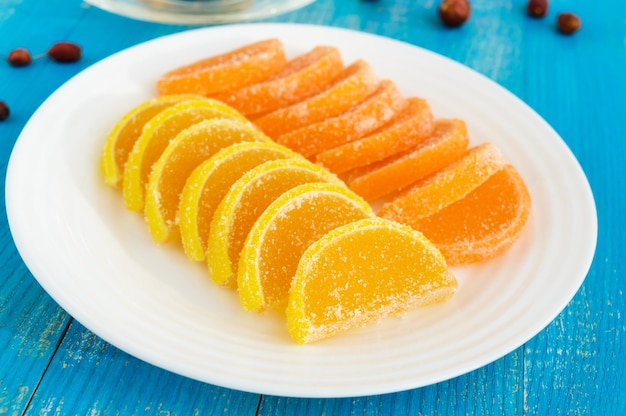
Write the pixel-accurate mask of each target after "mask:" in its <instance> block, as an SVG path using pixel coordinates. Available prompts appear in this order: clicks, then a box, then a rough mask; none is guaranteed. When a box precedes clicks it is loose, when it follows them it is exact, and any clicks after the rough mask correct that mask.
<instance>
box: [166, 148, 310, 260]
mask: <svg viewBox="0 0 626 416" xmlns="http://www.w3.org/2000/svg"><path fill="white" fill-rule="evenodd" d="M293 157H298V155H297V154H296V153H294V152H292V151H291V150H289V149H287V148H285V147H283V146H279V145H277V144H275V143H266V142H242V143H236V144H233V145H231V146H228V147H225V148H224V149H222V150H220V151H219V152H217V153H216V154H215V155H213V156H212V157H210V158H209V159H207V160H205V161H204V162H202V163H201V164H200V165H199V166H198V167H196V169H194V171H193V172H192V173H191V174H190V175H189V178H188V179H187V181H186V182H185V186H184V188H183V191H182V194H181V198H180V205H179V211H178V215H179V226H180V233H181V236H182V243H183V249H184V251H185V254H186V255H187V257H189V258H190V259H191V260H195V261H200V260H204V259H205V256H206V247H207V240H208V238H209V230H210V226H211V221H212V219H213V214H214V213H215V210H216V209H217V206H218V205H219V203H220V201H221V200H222V199H223V198H224V196H225V195H226V193H227V192H228V190H229V189H230V188H231V187H232V185H233V184H234V183H235V182H236V181H237V180H238V179H239V178H241V176H243V174H244V173H246V172H247V171H249V170H251V169H252V168H254V167H256V166H258V165H260V164H262V163H264V162H267V161H270V160H276V159H284V158H293Z"/></svg>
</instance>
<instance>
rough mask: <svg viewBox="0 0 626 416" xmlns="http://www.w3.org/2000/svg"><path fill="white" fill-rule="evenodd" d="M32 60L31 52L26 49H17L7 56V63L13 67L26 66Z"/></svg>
mask: <svg viewBox="0 0 626 416" xmlns="http://www.w3.org/2000/svg"><path fill="white" fill-rule="evenodd" d="M31 60H32V59H31V57H30V52H29V51H28V49H26V48H15V49H13V50H12V51H11V52H9V56H7V61H9V64H11V66H26V65H28V64H30V61H31Z"/></svg>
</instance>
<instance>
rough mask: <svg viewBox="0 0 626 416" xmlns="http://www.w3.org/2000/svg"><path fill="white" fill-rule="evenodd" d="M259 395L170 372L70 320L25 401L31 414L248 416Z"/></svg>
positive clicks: (254, 409) (252, 411)
mask: <svg viewBox="0 0 626 416" xmlns="http://www.w3.org/2000/svg"><path fill="white" fill-rule="evenodd" d="M258 402H259V396H258V395H256V394H251V393H244V392H239V391H236V390H230V389H226V388H223V387H217V386H213V385H210V384H206V383H201V382H199V381H195V380H191V379H189V378H186V377H181V376H179V375H176V374H173V373H170V372H168V371H165V370H162V369H160V368H157V367H155V366H152V365H150V364H147V363H145V362H143V361H141V360H139V359H137V358H135V357H133V356H130V355H128V354H126V353H125V352H123V351H121V350H119V349H117V348H115V347H113V346H111V345H110V344H108V343H107V342H105V341H104V340H102V339H101V338H100V337H98V336H97V335H95V334H94V333H92V332H91V331H89V330H87V329H86V328H85V327H83V326H82V325H80V324H79V323H77V322H76V321H72V323H71V325H70V328H69V330H68V332H67V335H66V337H65V338H64V339H63V342H62V344H61V345H60V347H59V350H58V352H57V354H56V355H55V357H54V359H53V360H52V362H51V364H50V367H49V368H48V370H47V371H46V374H45V376H44V378H43V380H42V382H41V384H40V385H39V387H38V389H37V391H36V392H35V395H34V397H33V399H32V401H31V403H30V405H29V409H28V410H29V412H31V413H37V414H39V413H42V412H43V413H46V412H50V413H53V414H76V415H78V414H81V415H86V414H179V415H227V414H233V415H254V414H256V409H257V406H258Z"/></svg>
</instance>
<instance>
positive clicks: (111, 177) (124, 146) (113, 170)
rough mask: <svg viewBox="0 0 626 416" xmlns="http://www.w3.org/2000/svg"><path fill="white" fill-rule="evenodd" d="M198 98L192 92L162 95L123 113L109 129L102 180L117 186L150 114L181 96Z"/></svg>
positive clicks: (164, 107)
mask: <svg viewBox="0 0 626 416" xmlns="http://www.w3.org/2000/svg"><path fill="white" fill-rule="evenodd" d="M198 98H199V97H198V96H195V95H165V96H162V97H157V98H153V99H151V100H148V101H144V102H142V103H141V104H139V105H137V106H136V107H134V108H132V109H131V110H130V111H128V112H127V113H126V114H124V116H123V117H122V118H121V119H119V121H118V122H117V123H115V125H114V126H113V128H112V129H111V131H110V132H109V134H108V136H107V140H106V143H105V145H104V149H103V150H102V155H101V157H100V170H101V172H102V176H104V180H105V182H106V183H107V184H108V185H110V186H112V187H114V188H118V187H119V186H120V183H121V181H122V176H123V174H124V164H125V163H126V159H128V154H129V153H130V151H131V150H132V149H133V146H134V144H135V142H136V141H137V139H138V138H139V136H140V135H141V131H142V130H143V126H144V125H145V124H146V123H147V122H148V121H150V119H151V118H152V117H154V116H156V115H157V114H158V113H160V112H161V111H163V110H165V109H166V108H167V107H170V106H171V105H174V104H176V103H179V102H181V101H183V100H191V99H198Z"/></svg>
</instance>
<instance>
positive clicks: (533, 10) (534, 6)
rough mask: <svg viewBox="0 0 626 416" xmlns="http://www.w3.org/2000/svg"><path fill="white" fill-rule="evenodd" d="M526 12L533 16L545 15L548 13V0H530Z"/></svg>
mask: <svg viewBox="0 0 626 416" xmlns="http://www.w3.org/2000/svg"><path fill="white" fill-rule="evenodd" d="M526 12H527V13H528V15H529V16H532V17H543V16H545V15H546V13H548V0H528V4H527V5H526Z"/></svg>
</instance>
